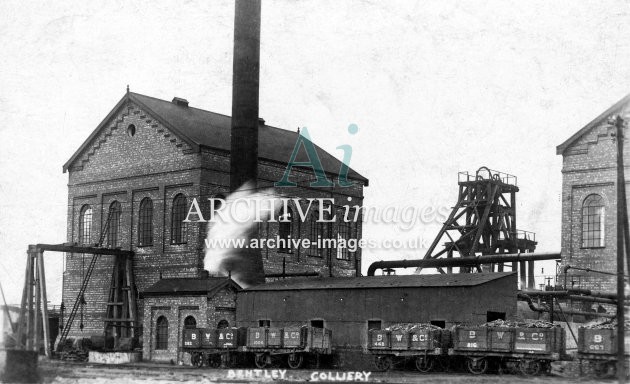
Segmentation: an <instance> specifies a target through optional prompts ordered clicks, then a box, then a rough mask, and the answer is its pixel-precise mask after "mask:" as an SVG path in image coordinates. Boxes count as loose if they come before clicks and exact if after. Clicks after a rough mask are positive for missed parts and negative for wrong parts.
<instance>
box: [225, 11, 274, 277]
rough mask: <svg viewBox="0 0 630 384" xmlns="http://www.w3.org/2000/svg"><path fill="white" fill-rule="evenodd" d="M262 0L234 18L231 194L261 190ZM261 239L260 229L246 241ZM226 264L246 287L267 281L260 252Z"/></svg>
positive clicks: (246, 253)
mask: <svg viewBox="0 0 630 384" xmlns="http://www.w3.org/2000/svg"><path fill="white" fill-rule="evenodd" d="M260 9H261V0H236V12H235V16H234V58H233V67H232V68H233V74H232V76H233V77H232V126H231V133H230V191H232V192H234V191H235V190H237V189H238V188H239V187H241V186H242V185H243V184H245V183H246V182H249V183H250V184H251V185H252V186H253V188H257V179H258V124H259V121H258V95H259V91H258V89H259V80H260ZM255 236H258V232H257V230H256V226H254V227H253V228H252V230H251V231H250V232H249V234H247V236H246V241H248V240H249V239H251V238H253V237H255ZM236 251H237V253H238V254H237V255H236V256H234V257H232V258H231V259H229V260H227V261H225V262H224V266H223V267H224V268H225V269H226V270H228V271H230V272H231V273H232V275H233V276H234V278H235V279H237V281H239V283H240V284H241V285H243V286H248V285H255V284H261V283H264V282H265V271H264V267H263V261H262V254H261V253H260V250H259V249H251V248H243V249H238V250H236Z"/></svg>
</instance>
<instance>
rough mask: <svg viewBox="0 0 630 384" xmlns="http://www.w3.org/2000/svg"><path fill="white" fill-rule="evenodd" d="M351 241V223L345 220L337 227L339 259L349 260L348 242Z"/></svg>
mask: <svg viewBox="0 0 630 384" xmlns="http://www.w3.org/2000/svg"><path fill="white" fill-rule="evenodd" d="M349 239H350V223H346V222H345V221H344V220H343V216H342V219H341V221H340V222H339V224H338V226H337V258H338V259H342V260H347V259H348V240H349Z"/></svg>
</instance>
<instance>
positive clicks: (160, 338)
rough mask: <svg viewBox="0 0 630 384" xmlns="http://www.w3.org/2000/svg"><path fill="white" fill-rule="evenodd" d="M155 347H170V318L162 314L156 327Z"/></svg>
mask: <svg viewBox="0 0 630 384" xmlns="http://www.w3.org/2000/svg"><path fill="white" fill-rule="evenodd" d="M155 349H168V320H166V317H164V316H160V317H158V319H157V323H156V327H155Z"/></svg>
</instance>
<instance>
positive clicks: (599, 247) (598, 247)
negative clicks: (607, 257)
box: [580, 245, 606, 249]
mask: <svg viewBox="0 0 630 384" xmlns="http://www.w3.org/2000/svg"><path fill="white" fill-rule="evenodd" d="M604 248H606V246H605V245H604V246H597V247H580V249H604Z"/></svg>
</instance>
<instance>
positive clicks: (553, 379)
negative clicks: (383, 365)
mask: <svg viewBox="0 0 630 384" xmlns="http://www.w3.org/2000/svg"><path fill="white" fill-rule="evenodd" d="M283 371H284V372H283ZM39 372H40V376H41V378H42V381H43V382H44V383H97V384H98V383H108V384H113V383H147V382H179V383H257V382H274V381H277V382H331V380H334V381H335V382H340V381H342V380H339V379H340V378H341V377H343V375H344V374H345V375H346V379H347V378H348V376H347V375H348V372H344V371H338V370H328V369H320V370H313V369H310V370H284V369H282V370H277V369H276V370H273V369H269V370H261V371H255V370H238V369H235V370H227V369H205V368H202V369H196V368H191V367H182V366H171V365H162V364H137V365H134V366H111V365H93V364H77V363H62V362H58V361H41V362H40V364H39ZM365 374H366V373H361V375H360V376H361V377H360V378H361V379H363V378H364V377H365ZM245 375H249V377H245ZM320 375H323V376H320ZM355 375H356V374H355V373H353V375H352V376H353V381H354V378H355ZM274 377H275V379H274ZM281 377H282V378H283V379H282V380H280V379H281ZM335 379H336V380H335ZM363 382H365V381H363ZM368 382H370V383H419V382H421V383H438V384H443V383H444V384H446V383H461V384H482V383H484V384H485V383H510V384H511V383H514V384H521V383H522V384H543V383H544V384H554V383H558V384H561V383H562V384H564V383H566V384H568V383H575V382H583V383H595V382H598V381H594V380H588V379H581V378H565V377H559V376H539V377H523V376H519V375H507V374H504V375H500V374H487V375H481V376H473V375H467V374H462V373H435V374H420V373H416V372H413V371H394V372H389V373H381V372H372V373H370V375H369V377H368ZM600 382H604V383H612V382H613V381H611V380H608V381H600Z"/></svg>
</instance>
